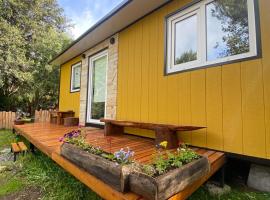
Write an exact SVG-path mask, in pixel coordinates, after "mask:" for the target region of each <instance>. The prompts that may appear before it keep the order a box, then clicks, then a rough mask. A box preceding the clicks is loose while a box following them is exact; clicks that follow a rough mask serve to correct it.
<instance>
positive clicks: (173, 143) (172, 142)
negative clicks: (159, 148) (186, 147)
mask: <svg viewBox="0 0 270 200" xmlns="http://www.w3.org/2000/svg"><path fill="white" fill-rule="evenodd" d="M155 134H156V139H155V144H156V145H158V144H160V143H161V142H163V141H167V142H168V144H167V149H174V148H177V147H178V138H177V134H176V133H175V131H171V130H169V129H167V128H164V127H159V128H156V130H155Z"/></svg>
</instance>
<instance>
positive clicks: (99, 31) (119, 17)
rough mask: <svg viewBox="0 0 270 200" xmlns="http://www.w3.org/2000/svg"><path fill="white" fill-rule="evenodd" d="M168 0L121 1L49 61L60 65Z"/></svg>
mask: <svg viewBox="0 0 270 200" xmlns="http://www.w3.org/2000/svg"><path fill="white" fill-rule="evenodd" d="M169 1H170V0H125V1H123V2H122V3H121V4H120V5H119V6H118V7H116V8H115V9H114V10H112V11H111V12H110V13H108V14H107V15H106V16H105V17H103V18H102V19H101V20H100V21H99V22H97V23H96V24H95V25H94V26H92V27H91V28H90V29H88V30H87V31H86V32H85V33H84V34H83V35H81V36H80V37H79V38H78V39H77V40H75V41H74V42H73V43H72V44H71V45H70V46H69V47H68V48H66V49H65V50H64V51H62V52H61V53H60V54H58V55H57V56H56V57H54V58H53V59H52V60H51V61H50V63H53V64H57V65H61V64H63V63H65V62H67V61H68V60H70V59H72V58H74V57H76V56H78V55H80V54H82V53H83V52H85V51H86V50H88V49H89V48H91V47H93V46H95V45H96V44H98V43H99V42H101V41H103V40H105V39H106V38H108V37H110V36H112V35H113V34H115V33H117V32H119V31H121V30H122V29H124V28H125V27H127V26H128V25H130V24H132V23H133V22H135V21H137V20H138V19H140V18H142V17H143V16H145V15H147V14H148V13H150V12H151V11H153V10H155V9H157V8H158V7H160V6H162V5H164V4H165V3H168V2H169ZM82 20H84V19H82Z"/></svg>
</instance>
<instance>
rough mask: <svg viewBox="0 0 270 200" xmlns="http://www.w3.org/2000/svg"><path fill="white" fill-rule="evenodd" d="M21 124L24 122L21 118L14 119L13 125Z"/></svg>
mask: <svg viewBox="0 0 270 200" xmlns="http://www.w3.org/2000/svg"><path fill="white" fill-rule="evenodd" d="M23 124H24V121H23V120H20V119H16V120H14V125H23Z"/></svg>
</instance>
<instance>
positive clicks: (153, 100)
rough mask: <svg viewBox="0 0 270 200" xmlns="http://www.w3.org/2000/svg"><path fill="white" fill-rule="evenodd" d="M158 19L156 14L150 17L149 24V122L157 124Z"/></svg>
mask: <svg viewBox="0 0 270 200" xmlns="http://www.w3.org/2000/svg"><path fill="white" fill-rule="evenodd" d="M157 22H158V18H157V14H154V15H153V17H151V20H150V22H149V24H150V25H149V33H150V38H149V45H150V53H149V114H148V116H149V121H150V122H157V113H158V112H157V108H158V107H157V102H158V96H157V95H158V87H157V82H158V70H157V61H158V59H157V49H158V43H157V40H158V26H157Z"/></svg>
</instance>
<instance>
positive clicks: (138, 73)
mask: <svg viewBox="0 0 270 200" xmlns="http://www.w3.org/2000/svg"><path fill="white" fill-rule="evenodd" d="M135 34H136V36H135V52H134V55H135V57H134V66H136V68H134V73H133V76H134V84H133V94H134V96H133V105H132V108H133V111H132V113H133V115H132V119H133V120H135V121H140V120H141V115H140V112H138V110H140V109H141V87H142V56H141V49H142V43H141V41H142V23H141V22H139V23H138V27H137V28H136V33H135Z"/></svg>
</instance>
